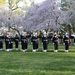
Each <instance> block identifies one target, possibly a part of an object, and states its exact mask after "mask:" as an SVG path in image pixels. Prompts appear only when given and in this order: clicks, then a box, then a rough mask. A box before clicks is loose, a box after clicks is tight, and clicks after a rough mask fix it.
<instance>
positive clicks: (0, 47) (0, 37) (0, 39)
mask: <svg viewBox="0 0 75 75" xmlns="http://www.w3.org/2000/svg"><path fill="white" fill-rule="evenodd" d="M3 39H4V36H3V35H0V49H2V48H3Z"/></svg>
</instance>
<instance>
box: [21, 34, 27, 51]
mask: <svg viewBox="0 0 75 75" xmlns="http://www.w3.org/2000/svg"><path fill="white" fill-rule="evenodd" d="M21 45H22V49H23V50H24V49H27V46H28V37H27V36H22V35H21Z"/></svg>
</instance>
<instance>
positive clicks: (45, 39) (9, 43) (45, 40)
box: [0, 31, 75, 52]
mask: <svg viewBox="0 0 75 75" xmlns="http://www.w3.org/2000/svg"><path fill="white" fill-rule="evenodd" d="M71 38H72V39H74V45H75V36H69V35H68V33H65V34H64V35H63V36H62V35H60V36H58V35H57V33H56V32H55V33H54V34H53V35H52V36H50V35H47V33H46V32H43V34H42V35H39V36H38V35H37V32H33V33H32V34H27V32H25V31H23V32H22V34H21V35H20V37H19V36H18V35H17V34H16V35H15V37H11V33H10V32H7V33H6V34H5V35H0V50H2V49H3V41H4V42H5V48H6V49H5V50H6V51H7V52H9V51H12V48H13V42H14V43H15V48H16V51H18V47H19V42H20V43H21V48H22V52H26V51H27V49H28V43H29V40H30V41H31V44H32V51H33V52H36V51H38V46H39V43H38V41H39V39H40V40H41V42H42V50H43V52H47V49H48V44H49V42H52V43H53V45H54V52H58V46H59V39H61V41H62V42H63V45H64V50H65V52H68V50H69V45H70V43H71V40H70V39H71Z"/></svg>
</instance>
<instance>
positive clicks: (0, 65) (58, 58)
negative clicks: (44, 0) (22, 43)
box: [0, 44, 75, 75]
mask: <svg viewBox="0 0 75 75" xmlns="http://www.w3.org/2000/svg"><path fill="white" fill-rule="evenodd" d="M39 45H40V46H39V51H38V52H35V53H34V52H32V50H31V48H32V46H31V45H29V47H28V51H27V52H25V53H23V52H21V51H20V50H21V49H20V47H19V51H17V52H16V51H15V48H14V49H13V51H12V52H5V51H4V50H3V51H1V52H0V75H75V46H74V45H71V46H70V49H69V52H68V53H65V52H64V46H62V45H60V46H59V52H58V53H54V52H53V45H52V44H49V46H48V52H46V53H44V52H42V46H41V44H39Z"/></svg>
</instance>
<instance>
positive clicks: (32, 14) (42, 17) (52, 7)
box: [23, 0, 63, 31]
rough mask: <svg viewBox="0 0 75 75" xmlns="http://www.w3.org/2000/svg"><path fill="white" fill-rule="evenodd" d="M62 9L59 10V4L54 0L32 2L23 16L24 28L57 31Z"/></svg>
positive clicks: (60, 21)
mask: <svg viewBox="0 0 75 75" xmlns="http://www.w3.org/2000/svg"><path fill="white" fill-rule="evenodd" d="M62 18H63V11H62V10H60V8H59V4H58V3H56V1H55V0H46V1H44V2H43V3H41V4H38V5H36V4H34V5H32V6H31V7H30V8H28V9H27V12H26V13H25V16H24V17H23V20H24V25H23V27H24V28H25V29H26V30H30V31H32V30H34V31H36V30H41V29H48V28H50V29H53V30H54V31H57V30H59V29H60V28H61V25H60V24H61V23H63V20H62Z"/></svg>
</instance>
